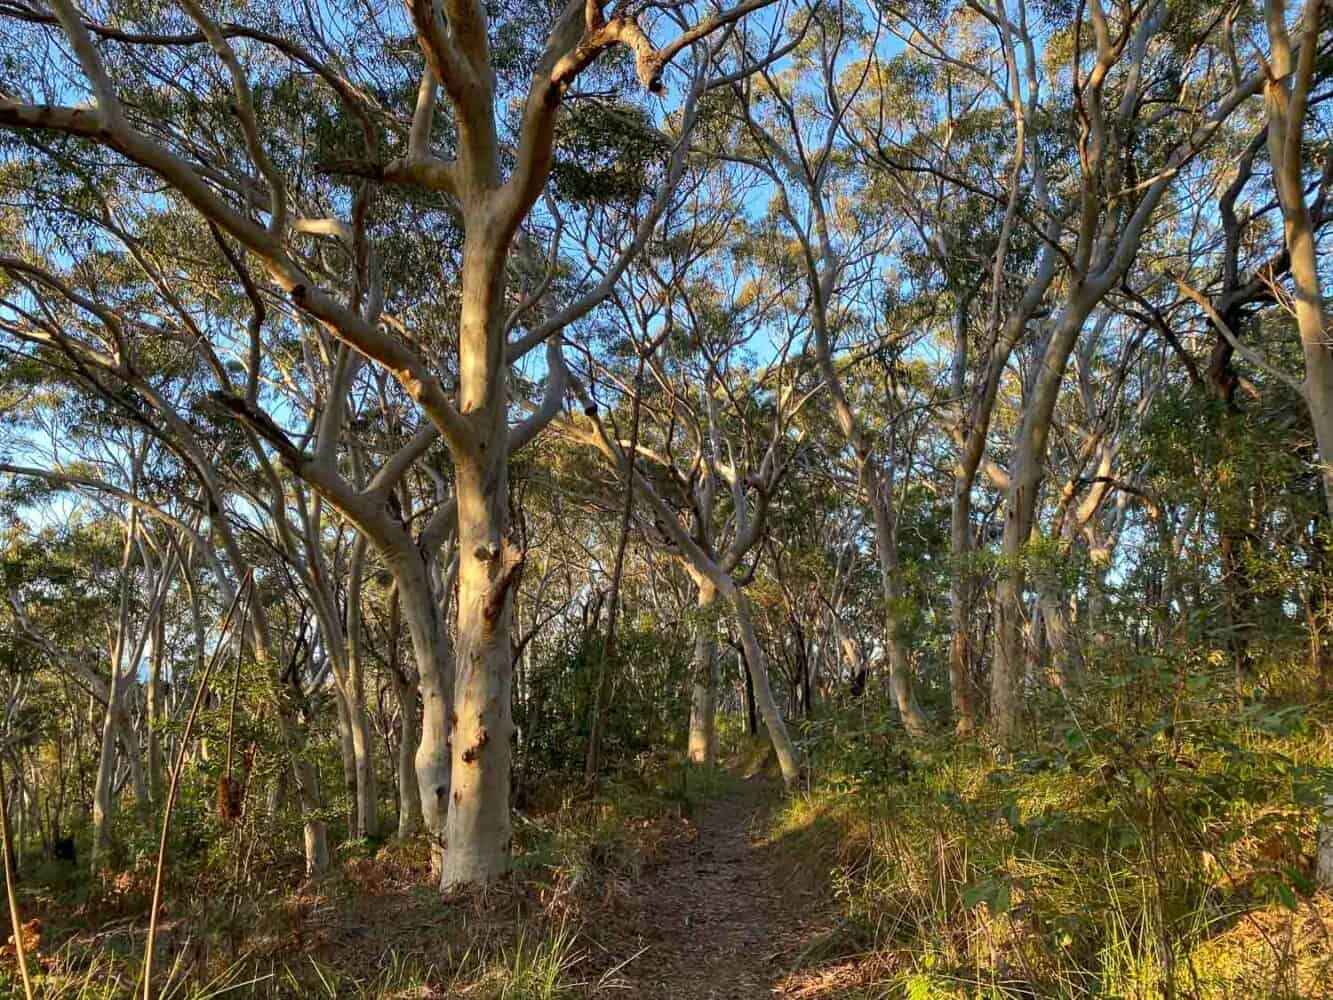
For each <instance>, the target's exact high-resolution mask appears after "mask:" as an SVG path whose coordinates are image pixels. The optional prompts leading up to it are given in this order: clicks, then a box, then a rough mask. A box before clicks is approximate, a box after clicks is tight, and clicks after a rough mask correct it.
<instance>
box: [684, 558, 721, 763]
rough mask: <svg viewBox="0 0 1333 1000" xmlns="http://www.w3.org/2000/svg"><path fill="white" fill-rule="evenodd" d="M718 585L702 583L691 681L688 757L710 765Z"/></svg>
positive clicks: (713, 740)
mask: <svg viewBox="0 0 1333 1000" xmlns="http://www.w3.org/2000/svg"><path fill="white" fill-rule="evenodd" d="M716 596H717V588H716V587H714V586H713V585H712V584H711V583H709V582H708V581H707V580H704V581H701V582H700V584H699V593H698V600H697V606H698V609H699V621H698V623H697V624H696V625H695V627H694V662H693V666H692V679H691V684H690V738H689V748H688V753H689V759H690V762H691V763H693V764H703V765H711V764H713V763H714V761H715V760H716V757H717V637H716V634H715V633H716V629H717V626H716V623H715V622H714V621H713V619H712V616H711V611H712V608H713V604H714V600H715V598H716Z"/></svg>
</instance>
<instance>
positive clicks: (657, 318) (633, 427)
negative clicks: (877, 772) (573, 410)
mask: <svg viewBox="0 0 1333 1000" xmlns="http://www.w3.org/2000/svg"><path fill="white" fill-rule="evenodd" d="M695 179H696V181H697V183H695V184H693V185H691V186H690V187H689V189H688V190H687V191H686V192H685V193H684V196H683V198H682V204H681V206H679V214H680V216H681V217H682V219H683V220H684V221H683V222H681V223H680V225H679V227H676V226H671V227H668V228H667V229H666V230H665V231H664V234H663V239H662V242H661V244H660V245H655V246H654V247H652V248H650V249H651V250H652V251H655V252H653V253H650V254H649V255H648V256H646V257H645V259H644V261H643V263H642V265H641V266H639V267H635V268H631V269H629V274H628V275H627V282H626V285H625V287H624V288H622V289H621V290H619V291H618V292H617V293H616V294H615V295H614V296H613V303H614V305H615V306H616V307H617V308H618V309H619V310H620V312H621V314H622V318H623V322H622V323H621V324H620V325H619V327H618V328H617V329H618V330H619V331H620V332H621V336H620V338H618V339H619V340H620V343H617V344H613V345H611V346H612V347H613V350H612V352H610V357H609V358H607V359H605V360H603V361H602V363H601V364H596V365H595V367H594V368H593V369H592V370H590V371H587V372H583V373H581V374H582V376H583V377H582V378H579V379H578V381H577V383H576V384H577V386H578V390H577V391H579V392H580V393H581V394H582V396H583V397H584V399H585V401H586V406H585V415H586V416H587V417H588V418H589V419H588V420H587V421H586V422H583V421H576V420H570V421H568V422H566V423H565V424H564V425H563V426H565V427H567V428H568V432H569V433H570V434H571V435H572V436H573V437H574V438H575V439H576V440H580V441H583V442H585V443H587V444H590V445H592V446H593V447H595V448H596V449H597V450H598V451H600V452H601V454H602V455H603V456H604V457H605V458H606V459H607V460H608V461H609V462H610V463H611V466H612V469H613V470H614V472H615V475H616V478H617V481H618V482H619V483H622V484H624V485H625V486H630V487H632V488H633V489H634V490H635V491H636V493H637V495H638V496H639V497H640V498H642V500H643V504H642V505H641V507H640V508H639V509H637V510H635V509H633V508H630V507H626V508H625V512H626V516H627V517H628V518H629V519H630V521H631V522H632V523H633V524H634V525H635V527H636V531H637V533H638V534H639V536H640V537H641V538H643V539H644V541H645V542H646V543H647V544H649V545H651V546H653V547H656V548H658V549H660V550H662V551H664V552H666V553H668V554H669V555H670V556H671V557H672V558H674V559H675V560H676V561H677V562H678V563H679V565H680V566H681V567H682V568H683V569H684V571H685V572H686V573H687V574H688V576H689V578H690V580H691V581H692V583H693V585H694V588H695V605H696V607H695V610H694V612H693V615H692V617H693V621H694V651H693V652H694V663H693V678H692V681H691V685H690V690H691V695H690V723H689V738H688V741H687V753H688V755H689V757H690V759H691V760H694V761H696V762H698V763H709V762H711V761H712V760H713V758H714V755H715V752H716V733H715V728H714V727H715V717H716V699H717V688H718V664H717V659H718V658H717V650H716V630H717V610H716V608H715V606H714V605H715V602H716V600H717V599H718V597H721V598H722V599H723V600H724V601H725V602H726V603H727V604H728V605H730V607H731V610H732V612H733V614H734V617H735V620H736V625H737V630H738V632H739V634H740V640H741V644H742V647H743V649H744V653H745V661H746V665H747V669H748V671H749V675H750V680H751V683H752V686H753V689H754V692H755V698H756V701H757V705H758V710H759V712H760V714H761V715H762V716H763V719H764V724H765V726H766V728H767V730H768V734H769V737H770V739H771V741H772V744H773V747H774V750H775V752H776V755H777V758H778V762H779V765H780V767H781V769H782V773H783V776H784V778H785V779H786V780H787V781H788V782H789V783H790V782H792V781H795V780H796V778H797V776H798V775H799V773H800V762H799V758H798V756H797V753H796V750H795V747H794V745H793V744H792V741H791V738H790V736H789V735H788V733H787V729H786V724H785V722H784V720H783V718H782V714H781V710H780V709H779V707H778V704H777V701H776V699H775V698H774V696H773V693H772V689H771V684H770V678H769V674H768V668H767V658H766V657H765V655H764V652H763V649H762V648H761V646H760V644H759V641H758V637H757V635H756V632H755V628H754V622H753V614H752V609H751V604H750V601H749V599H748V598H747V596H746V594H745V592H744V587H745V585H746V583H747V582H748V579H749V578H750V577H752V576H753V574H754V571H755V568H756V564H757V562H758V560H759V558H760V556H761V543H762V541H763V539H764V535H765V532H766V530H767V517H768V511H769V509H770V507H771V505H772V504H773V503H774V500H775V496H776V495H777V493H778V491H779V488H780V486H781V484H782V481H783V478H784V476H785V474H786V471H787V469H788V468H789V465H790V462H791V461H792V458H793V456H794V454H795V453H796V452H797V451H798V450H799V449H800V431H799V428H798V426H797V418H798V415H799V413H800V411H801V409H802V407H803V406H804V405H805V404H806V403H807V402H808V401H809V399H810V398H811V393H810V392H809V390H808V388H807V387H806V386H805V385H804V382H805V381H806V380H805V379H804V378H803V370H802V366H801V365H799V364H797V363H796V359H794V358H792V357H791V354H792V351H793V347H794V344H795V339H794V336H793V333H794V328H793V325H792V324H791V323H790V322H784V320H783V319H782V317H781V316H780V314H779V312H778V306H780V304H781V303H782V301H783V299H784V298H785V296H786V289H785V288H784V287H782V286H778V287H776V288H766V287H765V282H764V281H763V277H764V276H763V275H762V273H761V272H756V271H755V270H754V267H753V263H754V262H752V261H749V260H747V259H746V257H745V255H744V254H743V253H739V254H738V253H734V252H733V251H734V246H733V243H732V241H733V240H735V239H736V238H737V236H738V235H739V234H742V233H744V231H745V230H744V226H743V225H742V224H741V220H740V217H739V214H738V210H737V205H738V204H739V203H741V202H743V201H744V190H743V189H740V188H737V186H736V185H737V182H738V178H737V176H736V174H735V173H734V172H731V171H718V170H716V169H706V170H703V171H701V172H700V173H699V174H697V175H696V176H695ZM672 211H673V216H674V215H675V214H676V212H677V207H676V206H673V210H672ZM758 351H763V352H765V353H769V352H771V353H772V355H773V360H772V362H771V363H770V364H768V365H765V366H762V367H760V368H758V369H757V370H755V369H754V368H753V367H752V364H753V361H752V355H753V354H754V353H756V352H758ZM616 353H620V354H623V355H626V356H627V357H629V358H632V359H634V369H635V371H634V374H633V376H629V375H628V374H627V373H625V372H624V371H623V368H621V366H616V367H612V366H611V365H609V364H608V363H607V362H608V361H610V360H611V359H613V358H614V357H615V354H616ZM593 360H594V362H595V361H596V358H595V357H594V359H593ZM618 369H619V370H618ZM593 382H597V383H601V384H608V383H609V384H611V385H614V386H616V387H617V389H618V391H619V394H620V395H621V398H622V399H628V405H627V406H625V405H622V406H621V407H620V412H621V413H622V415H623V414H625V413H626V412H627V411H628V412H629V415H630V417H631V423H630V426H629V427H628V428H624V427H618V426H615V425H613V424H612V423H611V413H610V412H608V414H607V417H605V418H604V417H602V416H601V412H602V407H600V406H599V405H598V404H597V403H596V401H595V400H594V398H593V397H592V395H591V392H590V388H589V386H590V385H591V384H592V383H593Z"/></svg>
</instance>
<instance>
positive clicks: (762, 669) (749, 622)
mask: <svg viewBox="0 0 1333 1000" xmlns="http://www.w3.org/2000/svg"><path fill="white" fill-rule="evenodd" d="M728 596H729V598H730V599H731V603H732V607H733V608H735V611H736V625H737V627H738V628H739V630H740V633H741V647H742V648H743V649H744V650H745V665H746V667H747V669H748V670H749V678H750V681H751V685H752V687H753V688H754V702H755V708H756V709H757V710H758V713H759V716H760V717H761V718H762V719H763V720H764V726H765V728H767V729H768V736H769V739H770V740H772V742H773V751H774V752H775V753H776V754H777V757H778V767H779V768H781V770H782V780H783V781H785V782H786V783H787V784H788V785H794V784H795V783H796V782H797V780H799V778H800V776H801V764H800V757H799V755H798V754H797V752H796V747H795V745H794V744H793V743H792V741H791V736H790V735H789V734H788V733H787V724H786V723H785V722H783V721H782V713H781V712H780V711H779V710H778V703H777V702H776V701H775V700H774V698H773V689H772V687H771V686H770V685H769V682H768V667H767V661H766V660H765V658H764V651H763V649H762V648H761V647H760V645H759V639H758V638H757V637H756V636H755V633H754V621H753V619H752V618H751V616H750V601H749V599H748V598H747V597H746V596H745V595H744V594H743V593H741V592H740V590H737V589H735V588H732V590H731V592H730V594H729V595H728Z"/></svg>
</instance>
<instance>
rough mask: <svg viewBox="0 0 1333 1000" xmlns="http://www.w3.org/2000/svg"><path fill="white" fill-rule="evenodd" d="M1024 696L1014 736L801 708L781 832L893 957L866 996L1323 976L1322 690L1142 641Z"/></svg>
mask: <svg viewBox="0 0 1333 1000" xmlns="http://www.w3.org/2000/svg"><path fill="white" fill-rule="evenodd" d="M1284 683H1286V684H1287V685H1288V686H1290V678H1289V677H1288V678H1286V681H1285V682H1284ZM1306 693H1307V694H1308V690H1307V692H1306ZM1032 706H1033V710H1032V725H1031V731H1030V733H1029V734H1028V736H1027V738H1026V739H1025V740H1024V742H1022V743H1021V744H1018V745H1013V746H1008V747H1001V746H997V745H994V744H991V743H988V742H986V741H984V740H964V741H958V740H955V739H953V738H943V737H939V738H935V739H931V740H922V741H912V740H908V739H907V738H906V737H905V735H904V733H903V731H902V730H901V728H900V727H899V726H898V724H897V722H896V721H895V720H893V719H891V718H890V717H889V715H888V713H887V712H886V711H875V712H869V713H868V712H866V711H865V709H864V708H858V710H857V712H856V713H855V714H849V713H846V712H842V713H834V714H832V715H830V716H828V717H826V718H824V719H822V720H819V721H817V722H814V723H811V724H809V725H807V726H806V727H805V730H804V742H805V747H806V749H807V752H808V753H809V754H810V758H811V761H812V766H813V769H814V774H815V777H814V783H813V785H812V789H813V790H812V791H809V792H807V793H805V794H802V795H800V796H797V797H796V798H794V799H793V800H792V801H791V802H790V803H789V804H788V805H787V806H786V808H785V809H784V811H783V812H782V813H781V815H780V816H779V817H778V819H777V821H776V825H775V830H774V837H775V839H776V841H777V843H778V845H779V847H780V848H781V849H785V850H791V851H793V852H796V853H798V854H807V855H815V856H817V857H818V858H819V861H820V865H816V866H815V867H816V868H818V867H820V866H821V865H822V866H825V867H826V868H827V869H830V870H831V871H832V879H831V881H832V887H833V889H834V891H835V893H836V895H837V897H838V899H839V901H840V903H841V905H842V907H843V908H844V910H845V913H846V916H847V919H848V922H849V926H848V934H849V940H850V941H852V942H854V945H853V947H861V943H862V942H865V941H869V942H870V944H871V946H872V947H873V948H874V949H876V950H877V951H880V952H883V953H886V954H888V955H889V956H891V957H892V959H893V962H892V963H891V964H892V967H893V968H894V969H895V970H896V971H895V973H894V975H893V977H892V978H891V979H890V980H889V981H887V982H884V983H882V984H880V985H879V986H878V987H876V988H875V990H872V991H871V995H874V996H880V995H884V996H899V995H902V994H903V991H906V993H907V995H910V996H913V997H915V996H922V997H925V996H930V997H988V998H990V997H995V998H999V997H1069V998H1074V997H1126V998H1129V997H1134V998H1140V997H1142V998H1147V997H1159V996H1165V997H1174V996H1191V997H1238V998H1239V997H1250V996H1271V997H1292V998H1294V997H1308V996H1321V995H1325V996H1333V970H1331V968H1330V960H1329V955H1330V953H1331V952H1330V949H1329V947H1328V946H1327V943H1326V939H1325V943H1324V944H1323V945H1322V947H1317V948H1316V947H1314V946H1312V945H1311V944H1310V943H1309V941H1308V940H1306V938H1309V936H1310V935H1309V934H1307V935H1306V937H1305V938H1302V936H1301V933H1300V927H1301V926H1303V925H1304V923H1305V922H1308V921H1309V920H1310V919H1312V918H1317V919H1316V923H1317V924H1318V925H1319V926H1321V927H1322V915H1323V914H1324V913H1325V912H1327V913H1329V914H1330V915H1331V916H1333V906H1330V905H1329V902H1328V900H1327V898H1326V897H1324V896H1322V895H1318V894H1315V893H1314V888H1315V887H1314V884H1313V880H1312V864H1313V850H1314V846H1315V843H1316V834H1315V830H1316V824H1317V819H1318V813H1319V806H1320V803H1321V802H1322V800H1323V798H1324V796H1325V794H1326V793H1327V790H1328V789H1329V788H1330V787H1333V780H1331V779H1333V771H1330V768H1329V762H1330V759H1331V755H1330V751H1329V747H1330V740H1329V726H1328V720H1329V706H1328V704H1327V703H1326V702H1324V701H1320V700H1318V699H1316V698H1313V697H1307V698H1305V699H1304V700H1303V702H1301V703H1297V702H1289V701H1279V700H1277V699H1275V698H1273V697H1272V696H1271V695H1269V694H1268V693H1267V692H1266V690H1265V688H1264V686H1263V685H1262V684H1261V683H1258V682H1255V683H1252V684H1249V685H1247V686H1238V685H1237V684H1236V683H1235V680H1234V676H1233V675H1232V674H1230V673H1229V672H1226V671H1222V670H1220V669H1217V668H1216V667H1215V666H1214V665H1213V664H1210V663H1209V662H1207V661H1206V660H1199V659H1193V658H1179V659H1168V658H1163V657H1158V656H1134V657H1130V658H1127V659H1126V660H1125V661H1124V662H1123V663H1121V664H1119V665H1118V669H1117V670H1116V672H1115V673H1113V674H1112V675H1111V676H1110V677H1109V679H1106V680H1101V681H1089V682H1088V685H1087V686H1086V687H1085V688H1084V690H1083V691H1081V692H1080V693H1079V694H1078V696H1077V697H1075V698H1074V699H1072V700H1071V699H1068V698H1065V697H1064V696H1062V695H1060V694H1058V693H1049V694H1041V695H1034V698H1033V699H1032ZM1282 918H1286V923H1285V924H1283V922H1282ZM1256 928H1258V930H1256ZM1275 928H1276V930H1274V929H1275ZM1329 929H1330V930H1331V931H1333V926H1330V928H1329ZM885 991H887V992H885ZM923 991H924V992H923ZM1320 991H1323V992H1320Z"/></svg>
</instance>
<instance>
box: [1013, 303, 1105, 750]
mask: <svg viewBox="0 0 1333 1000" xmlns="http://www.w3.org/2000/svg"><path fill="white" fill-rule="evenodd" d="M1098 297H1099V296H1094V294H1093V293H1091V292H1090V291H1088V290H1087V289H1078V290H1077V291H1075V292H1073V293H1071V298H1070V300H1069V301H1068V303H1067V304H1066V306H1065V308H1064V310H1063V311H1062V312H1061V314H1060V316H1059V318H1058V319H1057V320H1056V324H1055V328H1054V329H1053V330H1052V331H1051V335H1050V338H1049V340H1048V341H1047V343H1046V347H1045V349H1044V350H1043V351H1042V352H1041V354H1042V356H1041V367H1040V368H1039V369H1038V371H1037V375H1036V378H1035V379H1034V381H1033V384H1032V387H1031V391H1030V394H1029V398H1028V401H1027V405H1026V407H1025V408H1024V411H1023V416H1022V419H1021V420H1020V421H1019V424H1018V427H1017V428H1016V429H1015V432H1014V448H1013V457H1012V459H1011V460H1010V469H1009V496H1008V499H1007V501H1006V504H1005V512H1004V536H1003V540H1002V543H1001V555H1002V565H1001V568H1000V579H999V582H998V584H997V585H996V588H995V658H994V663H993V664H992V666H991V713H992V716H993V720H994V725H995V733H996V735H997V736H998V737H1000V739H1003V740H1009V739H1013V738H1014V737H1016V736H1017V735H1018V734H1019V732H1020V730H1021V727H1022V715H1023V675H1024V665H1025V661H1026V657H1025V656H1024V649H1023V619H1024V614H1023V603H1024V601H1023V593H1024V589H1025V587H1026V584H1027V570H1026V567H1025V564H1024V559H1025V557H1026V552H1027V545H1028V542H1029V540H1030V539H1031V537H1032V528H1033V524H1034V523H1035V520H1036V514H1037V499H1038V494H1039V490H1040V487H1041V480H1042V473H1043V471H1044V467H1045V463H1046V446H1047V439H1048V437H1049V435H1050V431H1051V417H1052V415H1053V414H1054V412H1055V403H1056V400H1057V398H1058V397H1059V394H1060V385H1061V383H1062V382H1063V380H1064V373H1065V368H1066V367H1067V366H1068V364H1069V356H1070V354H1071V353H1072V352H1073V349H1074V345H1075V343H1076V342H1077V341H1078V335H1079V333H1080V331H1081V330H1082V329H1083V324H1084V322H1086V320H1087V317H1088V314H1089V313H1091V312H1092V308H1093V306H1094V305H1095V304H1096V301H1097V298H1098Z"/></svg>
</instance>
